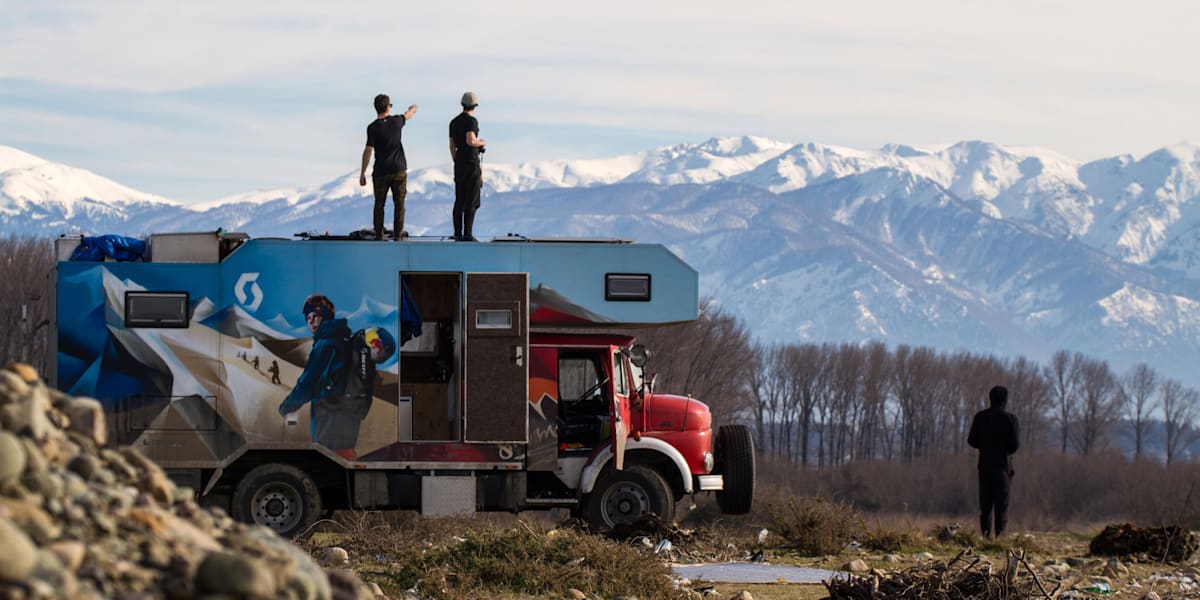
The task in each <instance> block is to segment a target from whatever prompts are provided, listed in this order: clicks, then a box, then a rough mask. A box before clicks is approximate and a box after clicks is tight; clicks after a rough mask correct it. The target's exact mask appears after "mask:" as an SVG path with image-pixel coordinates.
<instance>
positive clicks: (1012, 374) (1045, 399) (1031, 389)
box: [1004, 357, 1053, 452]
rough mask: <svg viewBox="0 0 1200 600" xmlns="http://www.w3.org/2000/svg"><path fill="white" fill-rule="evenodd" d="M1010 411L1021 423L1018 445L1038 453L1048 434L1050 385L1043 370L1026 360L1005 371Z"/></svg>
mask: <svg viewBox="0 0 1200 600" xmlns="http://www.w3.org/2000/svg"><path fill="white" fill-rule="evenodd" d="M1004 381H1005V382H1006V383H1005V385H1006V386H1007V387H1008V392H1009V394H1008V396H1009V403H1008V406H1009V410H1010V411H1012V413H1013V414H1014V415H1016V416H1017V419H1018V421H1019V422H1020V423H1021V436H1022V437H1023V438H1024V439H1022V440H1021V445H1022V446H1023V447H1024V448H1025V451H1026V452H1033V451H1037V450H1039V449H1041V448H1042V447H1043V446H1044V444H1045V442H1046V440H1045V439H1044V438H1043V436H1045V435H1047V434H1048V433H1049V428H1050V424H1049V423H1048V422H1047V415H1048V413H1049V412H1050V410H1051V407H1052V406H1053V398H1052V397H1051V396H1052V395H1051V392H1050V382H1049V381H1048V380H1047V379H1046V377H1045V374H1044V372H1043V371H1042V368H1041V367H1040V366H1038V365H1037V363H1034V362H1032V361H1030V360H1027V359H1026V358H1025V357H1018V358H1016V359H1015V360H1013V361H1012V362H1011V363H1009V364H1008V366H1007V368H1006V369H1005V375H1004Z"/></svg>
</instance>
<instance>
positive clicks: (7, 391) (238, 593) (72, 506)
mask: <svg viewBox="0 0 1200 600" xmlns="http://www.w3.org/2000/svg"><path fill="white" fill-rule="evenodd" d="M106 438H107V428H106V424H105V420H104V411H103V409H102V407H101V406H100V403H99V402H98V401H96V400H94V399H91V398H73V397H70V396H67V395H65V394H63V393H61V392H58V391H56V390H53V389H50V388H49V387H47V386H46V385H45V384H44V383H43V382H42V381H40V379H39V378H38V376H37V373H36V372H35V371H34V370H33V369H32V368H31V367H29V366H28V365H20V364H11V365H9V366H7V367H5V368H4V369H3V370H0V598H3V599H6V600H7V599H12V600H21V599H25V598H30V599H42V598H64V599H67V598H69V599H75V598H84V599H86V598H97V599H100V598H161V597H166V598H193V597H201V596H219V597H225V598H294V599H304V600H318V599H321V600H324V599H360V598H361V599H372V598H377V597H382V596H381V595H377V590H378V588H374V589H372V587H368V586H367V585H364V584H363V583H362V582H361V581H360V580H359V579H358V577H357V576H355V575H354V574H353V573H351V572H349V571H341V570H330V571H326V570H325V569H322V568H321V567H320V566H318V565H317V564H316V563H315V562H314V561H313V560H312V558H311V557H310V556H309V555H308V554H306V553H305V552H304V551H303V550H301V549H300V548H299V547H297V546H295V545H293V544H292V543H291V542H290V541H288V540H285V539H283V538H280V537H279V536H278V535H276V534H275V533H274V532H273V531H271V530H270V529H267V528H264V527H258V526H248V525H245V524H242V523H238V522H235V521H234V520H232V519H231V518H229V517H228V516H226V515H225V514H224V513H223V512H221V511H219V510H210V509H206V508H202V507H200V506H199V505H198V504H197V503H196V501H195V499H194V496H195V493H194V492H193V490H190V489H188V488H183V487H176V486H175V485H174V484H173V483H172V482H171V480H170V479H168V478H167V476H166V474H165V473H164V472H163V470H162V469H161V468H159V467H158V466H157V465H156V464H154V463H153V462H151V461H150V460H148V459H147V458H146V457H145V456H143V455H142V454H141V453H140V452H138V451H137V450H136V449H133V448H120V449H114V448H110V447H107V443H106V442H107V439H106Z"/></svg>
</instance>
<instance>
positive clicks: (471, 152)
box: [450, 113, 479, 163]
mask: <svg viewBox="0 0 1200 600" xmlns="http://www.w3.org/2000/svg"><path fill="white" fill-rule="evenodd" d="M468 131H474V132H475V137H477V138H478V137H479V121H476V120H475V117H473V116H471V115H468V114H467V113H460V114H459V115H458V116H457V117H454V120H452V121H450V139H452V140H454V145H455V146H456V147H457V148H458V151H457V152H455V153H454V162H456V163H457V162H463V161H474V162H479V148H475V147H472V146H468V145H467V132H468Z"/></svg>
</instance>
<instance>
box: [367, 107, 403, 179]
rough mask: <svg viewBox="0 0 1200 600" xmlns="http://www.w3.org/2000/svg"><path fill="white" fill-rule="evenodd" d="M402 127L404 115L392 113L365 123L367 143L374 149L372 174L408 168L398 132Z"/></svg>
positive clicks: (384, 173)
mask: <svg viewBox="0 0 1200 600" xmlns="http://www.w3.org/2000/svg"><path fill="white" fill-rule="evenodd" d="M403 129H404V115H392V116H390V117H385V118H382V119H375V121H373V122H372V123H371V124H370V125H367V145H368V146H370V147H372V148H374V149H375V169H374V170H373V171H371V174H372V175H376V176H381V175H392V174H395V173H403V172H405V171H407V170H408V161H406V160H405V159H404V144H402V143H400V133H401V131H402V130H403Z"/></svg>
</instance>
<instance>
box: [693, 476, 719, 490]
mask: <svg viewBox="0 0 1200 600" xmlns="http://www.w3.org/2000/svg"><path fill="white" fill-rule="evenodd" d="M696 489H697V490H699V491H701V492H717V491H721V490H723V489H725V478H724V477H722V476H720V475H697V476H696Z"/></svg>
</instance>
